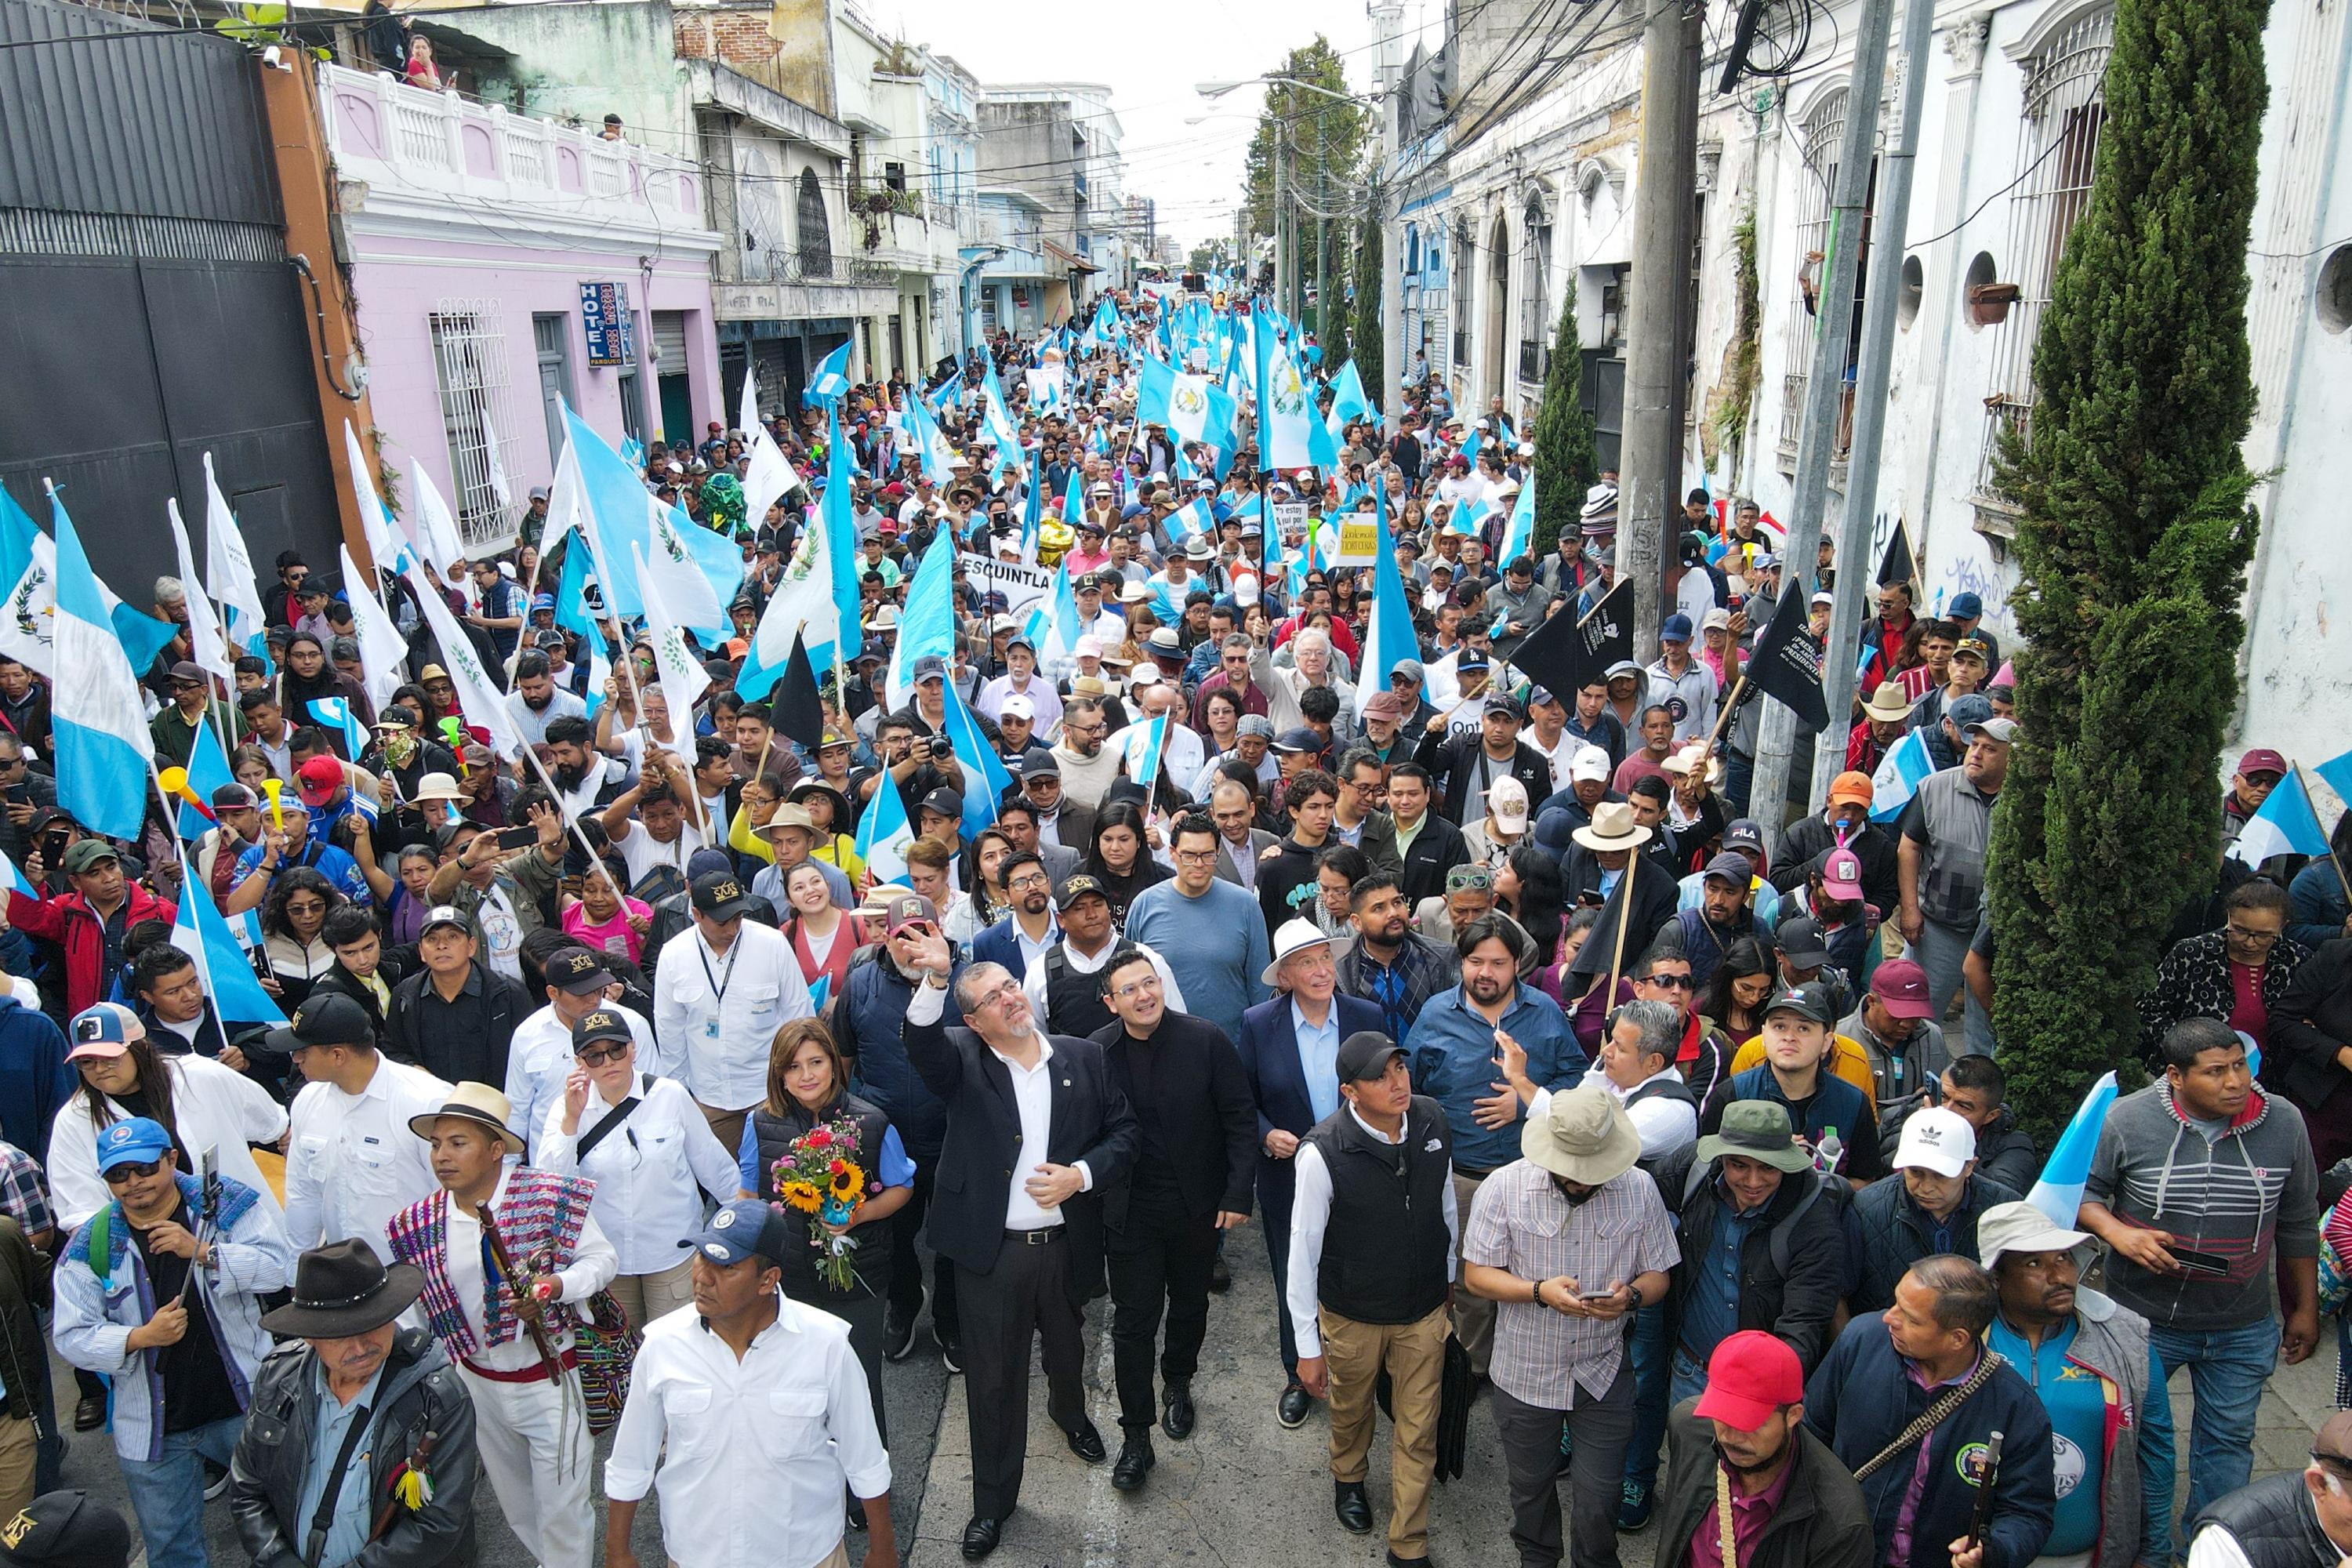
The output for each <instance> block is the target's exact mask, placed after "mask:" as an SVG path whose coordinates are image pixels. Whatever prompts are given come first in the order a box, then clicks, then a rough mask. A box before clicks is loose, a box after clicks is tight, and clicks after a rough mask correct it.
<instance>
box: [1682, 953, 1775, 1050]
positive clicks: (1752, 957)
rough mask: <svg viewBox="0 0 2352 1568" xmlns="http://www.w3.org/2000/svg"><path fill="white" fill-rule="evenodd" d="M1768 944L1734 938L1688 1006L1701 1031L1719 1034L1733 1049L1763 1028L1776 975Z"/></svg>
mask: <svg viewBox="0 0 2352 1568" xmlns="http://www.w3.org/2000/svg"><path fill="white" fill-rule="evenodd" d="M1775 956H1776V955H1775V954H1774V952H1772V948H1771V944H1770V943H1769V941H1767V940H1765V939H1763V938H1759V937H1752V936H1743V937H1739V938H1738V939H1736V940H1735V941H1734V942H1732V944H1731V945H1730V946H1729V947H1727V948H1725V949H1724V950H1723V960H1722V962H1721V963H1717V965H1716V966H1715V973H1713V974H1710V975H1708V976H1707V981H1706V987H1705V988H1704V989H1703V990H1701V991H1700V993H1699V995H1698V1000H1697V1001H1696V1002H1695V1003H1693V1004H1692V1005H1691V1008H1692V1011H1693V1012H1695V1013H1696V1014H1697V1015H1698V1016H1699V1018H1700V1020H1701V1026H1702V1027H1703V1028H1716V1029H1720V1030H1722V1031H1723V1037H1724V1038H1726V1039H1727V1040H1729V1041H1730V1042H1731V1043H1732V1044H1733V1045H1735V1046H1740V1045H1745V1044H1747V1043H1748V1041H1749V1040H1752V1039H1754V1038H1755V1037H1757V1036H1758V1035H1759V1033H1761V1032H1762V1030H1763V1028H1764V1004H1765V1003H1766V1002H1767V1001H1769V999H1770V998H1771V995H1772V987H1773V984H1774V983H1775V982H1776V981H1777V979H1778V978H1779V976H1778V975H1777V973H1775V970H1776V967H1777V966H1776V965H1775V963H1774V962H1773V961H1774V958H1775Z"/></svg>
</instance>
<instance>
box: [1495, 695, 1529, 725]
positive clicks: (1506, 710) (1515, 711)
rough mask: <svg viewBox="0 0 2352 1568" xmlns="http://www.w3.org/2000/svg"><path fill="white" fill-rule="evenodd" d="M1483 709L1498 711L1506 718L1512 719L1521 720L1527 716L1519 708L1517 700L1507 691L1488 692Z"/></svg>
mask: <svg viewBox="0 0 2352 1568" xmlns="http://www.w3.org/2000/svg"><path fill="white" fill-rule="evenodd" d="M1485 711H1486V712H1488V713H1500V714H1502V715H1503V716H1504V717H1506V718H1508V719H1514V720H1522V721H1523V720H1525V719H1526V718H1527V715H1526V714H1525V713H1523V712H1521V711H1520V710H1519V700H1518V699H1517V698H1516V697H1514V696H1512V695H1511V694H1510V693H1509V692H1507V691H1490V692H1488V693H1487V694H1486V709H1485Z"/></svg>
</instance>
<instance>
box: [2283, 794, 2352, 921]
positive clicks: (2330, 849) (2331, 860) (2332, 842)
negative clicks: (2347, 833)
mask: <svg viewBox="0 0 2352 1568" xmlns="http://www.w3.org/2000/svg"><path fill="white" fill-rule="evenodd" d="M2289 765H2290V766H2292V767H2293V768H2294V777H2295V782H2296V783H2297V784H2301V785H2303V798H2304V799H2305V801H2308V800H2310V799H2311V775H2310V774H2308V773H2305V772H2304V771H2303V764H2302V763H2291V764H2289ZM2347 805H2352V803H2347ZM2313 816H2314V818H2315V819H2316V817H2317V814H2316V813H2314V814H2313ZM2327 863H2328V864H2329V865H2331V866H2333V867H2335V868H2336V890H2337V891H2338V892H2342V893H2346V894H2347V896H2352V882H2347V881H2346V880H2345V879H2344V862H2343V860H2342V859H2341V858H2339V857H2338V856H2337V855H2336V835H2334V834H2332V833H2331V834H2329V835H2328V836H2327Z"/></svg>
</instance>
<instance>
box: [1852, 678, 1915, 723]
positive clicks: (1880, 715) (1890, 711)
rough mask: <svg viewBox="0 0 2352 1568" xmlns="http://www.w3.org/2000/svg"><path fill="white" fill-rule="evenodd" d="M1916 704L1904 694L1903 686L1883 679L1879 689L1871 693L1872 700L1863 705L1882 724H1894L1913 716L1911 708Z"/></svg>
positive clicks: (1867, 712)
mask: <svg viewBox="0 0 2352 1568" xmlns="http://www.w3.org/2000/svg"><path fill="white" fill-rule="evenodd" d="M1916 706H1918V705H1917V704H1916V703H1915V702H1913V701H1912V700H1910V699H1909V698H1907V697H1906V696H1904V695H1903V689H1902V688H1901V687H1899V686H1897V685H1895V683H1894V682H1893V681H1891V680H1883V681H1880V682H1879V684H1878V689H1877V690H1875V691H1874V692H1872V693H1871V694H1870V700H1869V701H1867V702H1865V703H1864V704H1863V705H1862V710H1863V711H1864V713H1866V714H1868V715H1869V716H1870V717H1872V718H1873V719H1875V720H1877V721H1879V722H1880V723H1882V724H1894V723H1899V722H1901V721H1903V720H1906V719H1908V718H1909V717H1911V710H1912V709H1913V708H1915V707H1916Z"/></svg>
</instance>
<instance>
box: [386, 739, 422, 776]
mask: <svg viewBox="0 0 2352 1568" xmlns="http://www.w3.org/2000/svg"><path fill="white" fill-rule="evenodd" d="M383 754H384V755H385V756H386V757H387V758H389V759H391V762H392V765H393V766H394V767H396V768H404V767H406V766H407V765H408V764H409V763H410V761H411V760H412V759H414V758H415V755H416V735H415V731H409V730H394V731H390V732H389V733H387V734H386V735H385V736H384V738H383Z"/></svg>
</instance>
